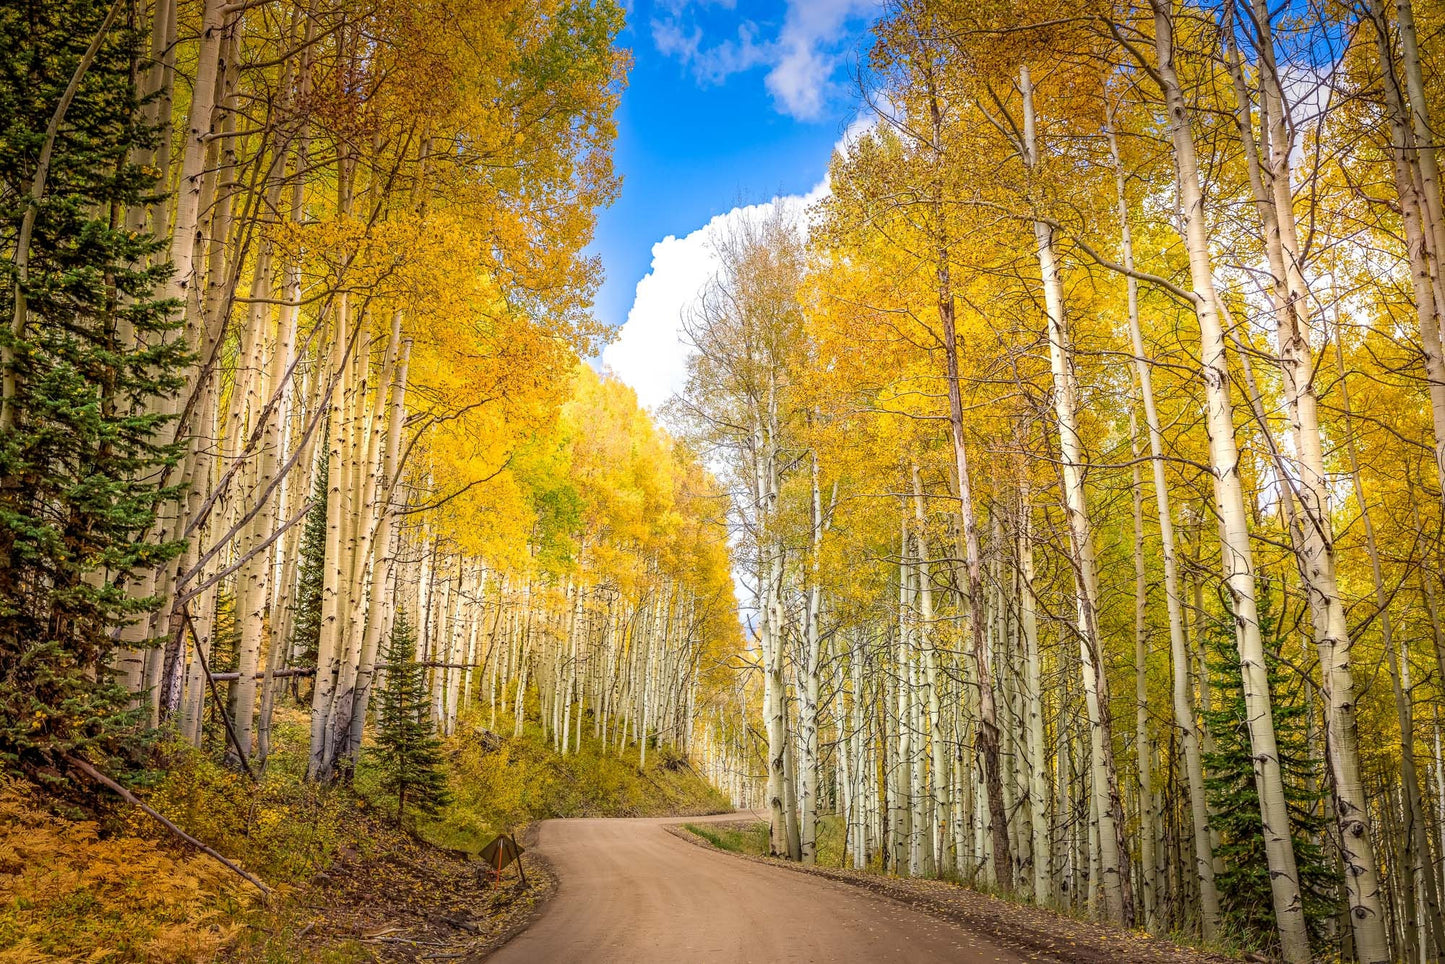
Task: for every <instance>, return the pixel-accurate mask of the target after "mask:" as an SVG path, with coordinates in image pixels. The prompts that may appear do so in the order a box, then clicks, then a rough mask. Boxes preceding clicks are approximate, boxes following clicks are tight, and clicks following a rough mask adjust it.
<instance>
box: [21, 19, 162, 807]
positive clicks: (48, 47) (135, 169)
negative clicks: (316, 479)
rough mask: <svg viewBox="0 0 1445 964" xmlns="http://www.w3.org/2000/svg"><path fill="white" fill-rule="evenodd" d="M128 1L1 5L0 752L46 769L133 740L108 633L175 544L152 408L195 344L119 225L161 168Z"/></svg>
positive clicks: (154, 266)
mask: <svg viewBox="0 0 1445 964" xmlns="http://www.w3.org/2000/svg"><path fill="white" fill-rule="evenodd" d="M120 9H123V8H117V7H114V6H113V4H111V3H110V2H109V0H28V2H26V0H17V2H10V3H6V4H4V5H3V6H0V49H3V50H4V51H5V56H4V57H3V58H0V119H3V120H0V124H3V127H0V183H3V184H4V185H6V189H5V190H4V191H0V247H3V248H4V261H3V267H0V314H3V316H4V318H5V319H6V321H7V324H5V325H4V326H3V328H0V348H3V350H4V365H3V368H4V371H3V375H4V376H5V398H4V401H3V411H0V760H3V761H4V762H5V763H6V764H9V765H10V766H13V767H16V768H18V769H20V770H22V771H23V772H26V773H28V774H30V775H32V776H35V777H39V778H42V779H45V780H48V781H52V782H53V781H55V780H57V779H58V776H57V775H58V773H59V772H61V771H63V770H64V768H65V765H66V758H67V757H70V756H74V755H77V754H81V753H86V754H90V755H91V756H92V757H93V758H99V757H103V756H105V755H108V754H118V753H120V752H121V751H122V750H123V749H124V747H125V745H127V743H128V742H129V740H130V738H131V737H134V736H136V735H137V733H138V729H137V720H136V718H135V717H134V716H133V715H132V714H131V713H129V712H128V711H127V710H126V706H127V704H128V702H129V698H130V697H129V694H128V693H127V692H125V690H124V689H123V688H122V687H121V686H120V685H119V684H118V683H117V681H116V680H115V678H114V676H113V674H112V673H111V671H110V668H109V665H108V664H109V658H110V656H111V653H112V650H113V648H114V639H115V637H116V632H115V631H116V629H117V628H118V627H120V626H122V625H124V624H126V623H128V622H132V621H135V620H138V619H140V618H142V617H143V616H144V614H145V613H146V612H147V611H149V610H151V609H153V608H154V607H155V605H156V603H157V601H156V600H154V599H137V598H133V597H132V595H131V594H130V593H129V592H128V591H127V588H126V586H127V583H128V581H130V579H131V577H132V574H134V573H136V572H138V571H142V570H144V569H146V568H151V567H156V566H159V565H162V564H164V563H165V562H166V561H167V560H169V559H171V558H173V557H174V555H175V553H176V552H177V551H178V550H179V546H176V545H163V544H157V543H156V542H153V541H149V540H148V538H147V534H148V533H149V532H150V531H151V530H152V523H153V521H154V519H155V517H156V514H157V511H158V509H159V508H160V507H161V506H162V505H163V504H164V503H165V502H166V501H167V500H169V499H172V498H174V496H175V495H176V493H175V491H174V490H173V489H171V488H168V487H167V486H166V480H167V478H168V476H169V473H168V472H167V471H166V470H167V469H168V468H169V467H171V466H173V465H174V464H175V460H176V459H177V457H178V449H177V448H176V447H175V446H173V445H170V444H168V443H166V442H165V441H163V436H164V435H167V434H169V433H166V432H163V431H162V430H163V429H164V428H165V426H166V421H167V419H166V418H165V417H164V416H161V415H157V414H155V413H156V411H157V408H158V406H157V404H156V402H157V400H158V399H159V398H161V397H162V396H169V395H173V394H174V393H176V392H177V391H178V390H179V388H180V387H181V381H180V378H179V376H178V374H177V373H178V372H179V371H180V370H181V368H182V365H183V364H184V363H185V361H186V347H185V346H184V345H183V344H182V343H181V341H180V339H178V338H176V337H175V336H174V329H175V327H176V324H177V321H176V317H177V312H176V310H175V309H176V308H177V306H176V305H175V304H173V303H169V302H166V301H162V300H159V299H157V298H156V297H155V294H154V293H155V291H156V289H157V288H158V287H159V285H160V284H161V283H163V282H164V280H165V278H166V276H167V275H168V273H169V270H170V268H169V266H168V265H166V264H164V263H157V262H163V261H164V256H163V253H162V252H163V250H164V249H163V245H162V244H161V243H160V242H159V241H158V240H157V239H156V238H154V237H153V236H151V235H148V234H144V233H137V232H130V231H127V230H126V229H125V226H124V216H125V211H126V209H127V208H129V207H132V206H134V205H140V204H145V203H148V202H150V201H152V200H154V194H155V190H156V178H155V173H154V172H153V171H149V170H146V169H143V168H142V167H140V166H139V165H137V164H135V163H133V162H132V160H131V158H132V157H133V153H132V152H133V151H135V150H137V149H139V148H142V147H144V146H146V145H147V144H149V143H151V142H152V141H153V139H154V138H155V136H156V132H155V131H153V130H150V129H148V128H147V127H145V126H144V125H143V123H142V121H141V112H140V110H139V107H140V104H139V102H138V97H137V93H136V89H135V83H134V76H135V73H136V70H135V68H136V64H137V60H138V57H139V55H140V51H141V50H142V49H143V48H142V41H143V37H142V34H141V32H140V30H138V29H137V26H136V24H134V23H127V22H125V18H124V17H121V18H120V19H119V20H116V21H114V22H112V21H109V20H108V18H109V17H112V16H114V15H115V13H116V12H117V11H119V10H120ZM107 23H111V27H110V29H109V30H108V31H102V29H101V28H102V26H104V25H105V24H107ZM97 37H103V41H102V42H100V43H99V46H98V48H97V49H96V51H95V55H94V59H93V61H92V62H91V63H90V64H89V66H88V67H87V68H86V69H84V70H83V71H82V70H81V69H80V68H81V67H82V66H83V65H84V64H85V57H86V54H87V53H88V50H89V47H90V44H91V41H92V38H97ZM77 76H79V77H80V81H79V83H78V85H77V86H76V88H75V92H74V98H73V100H72V101H71V102H70V103H69V105H68V107H66V109H65V110H64V112H63V114H61V113H60V112H59V110H58V108H59V107H60V106H61V105H63V104H64V92H65V91H66V89H67V88H68V87H69V86H70V84H71V83H72V79H73V78H75V77H77ZM57 116H58V117H60V118H61V119H60V123H59V125H58V127H56V128H55V130H56V133H55V136H54V139H53V142H51V143H52V151H51V154H50V165H49V167H48V169H45V168H43V165H42V162H41V159H42V157H43V156H44V154H45V150H46V145H47V142H50V137H49V135H48V134H47V131H48V129H49V128H50V126H51V124H52V118H54V117H57ZM42 170H44V171H45V176H44V177H40V176H38V172H40V171H42ZM17 188H18V189H17ZM27 227H29V228H30V229H31V230H30V232H29V240H28V244H26V243H24V241H23V240H22V239H24V238H25V237H26V234H27V232H26V228H27Z"/></svg>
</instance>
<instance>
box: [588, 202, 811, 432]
mask: <svg viewBox="0 0 1445 964" xmlns="http://www.w3.org/2000/svg"><path fill="white" fill-rule="evenodd" d="M827 193H828V182H827V180H826V179H824V180H823V181H822V182H820V183H819V184H818V185H817V186H816V187H814V188H813V189H812V190H811V191H809V192H808V193H807V194H788V195H784V196H782V197H775V198H773V199H772V200H771V201H767V202H765V203H763V204H750V205H746V206H742V207H735V208H733V209H732V210H730V211H725V212H724V213H722V214H719V215H716V216H715V217H713V219H712V220H710V221H708V223H707V224H705V225H703V226H702V227H700V228H698V229H697V230H696V231H694V232H692V233H691V234H689V235H686V236H685V237H681V238H679V237H675V236H673V235H668V236H667V237H665V238H663V239H662V240H661V241H659V242H657V243H656V244H654V245H653V246H652V267H651V268H650V269H649V270H648V272H647V275H646V276H645V277H644V278H643V279H642V280H641V281H639V282H638V283H637V292H636V294H635V295H634V297H633V301H632V308H631V310H629V311H628V312H627V321H626V322H625V323H623V325H622V330H621V332H620V333H619V334H618V337H617V339H616V340H615V341H613V342H612V343H611V344H610V345H608V346H607V347H606V348H605V349H603V352H602V364H603V367H605V368H607V369H608V370H610V371H611V372H612V373H613V374H615V375H617V377H619V378H621V379H622V380H623V381H624V382H626V383H627V384H628V385H630V386H632V389H633V390H634V391H635V392H637V399H638V401H639V402H641V403H642V404H643V405H645V406H647V407H648V408H651V409H656V408H657V407H658V406H660V405H662V404H663V403H664V402H666V401H667V400H668V399H669V398H671V397H672V396H673V395H674V394H676V393H678V392H680V391H682V389H683V387H684V386H685V385H686V384H687V358H688V353H689V351H690V350H691V349H690V347H689V346H688V344H687V343H686V341H685V340H684V335H683V331H682V324H683V319H684V318H686V317H687V313H688V312H689V311H691V310H692V307H693V305H695V304H696V303H697V299H698V296H699V295H700V294H701V292H702V290H703V288H704V287H705V286H706V285H707V283H708V282H709V281H710V280H711V279H712V277H713V275H715V274H716V273H717V269H718V259H717V253H716V251H715V249H714V243H715V242H716V241H717V240H718V239H721V238H723V237H726V236H727V233H728V231H729V229H730V228H731V227H732V226H733V225H737V224H741V223H745V222H746V221H747V220H748V219H751V218H759V217H765V216H767V215H768V214H769V213H770V212H771V211H772V210H773V209H774V208H776V207H778V206H779V205H781V206H783V207H784V208H785V209H787V210H789V211H791V212H796V216H797V217H798V218H800V219H801V218H803V217H805V216H806V211H807V207H808V205H810V204H812V203H813V202H814V201H816V200H818V199H819V198H822V197H824V196H825V195H826V194H827Z"/></svg>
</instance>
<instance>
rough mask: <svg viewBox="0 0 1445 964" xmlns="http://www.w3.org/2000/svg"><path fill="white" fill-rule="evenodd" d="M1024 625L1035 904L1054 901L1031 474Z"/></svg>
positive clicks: (1025, 517) (1023, 567) (1025, 518)
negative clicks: (1036, 597) (1035, 579)
mask: <svg viewBox="0 0 1445 964" xmlns="http://www.w3.org/2000/svg"><path fill="white" fill-rule="evenodd" d="M1018 558H1019V624H1020V625H1019V628H1020V631H1021V633H1022V635H1023V641H1024V659H1025V665H1026V667H1027V668H1026V678H1025V686H1026V688H1027V693H1026V694H1025V699H1026V713H1027V716H1028V720H1027V727H1028V759H1029V783H1028V792H1029V820H1030V828H1031V830H1032V833H1033V863H1034V866H1033V885H1034V902H1035V903H1037V904H1042V905H1044V906H1045V907H1047V906H1050V905H1051V904H1053V903H1054V888H1053V860H1052V856H1051V851H1052V847H1051V846H1050V837H1049V821H1048V818H1047V814H1048V808H1049V789H1048V773H1047V769H1048V757H1047V756H1046V755H1045V749H1044V693H1043V664H1042V660H1041V659H1040V657H1039V630H1038V616H1037V612H1038V603H1037V601H1036V600H1035V598H1034V539H1033V505H1032V502H1031V494H1030V490H1029V483H1028V479H1027V478H1026V477H1021V478H1020V480H1019V546H1018Z"/></svg>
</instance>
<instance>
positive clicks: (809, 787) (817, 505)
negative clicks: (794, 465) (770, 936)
mask: <svg viewBox="0 0 1445 964" xmlns="http://www.w3.org/2000/svg"><path fill="white" fill-rule="evenodd" d="M809 458H810V464H811V468H812V483H813V485H812V513H811V515H812V558H811V559H810V561H809V574H810V575H809V586H808V604H807V608H806V609H805V610H804V619H805V622H804V626H803V645H804V653H803V667H802V669H803V680H802V686H801V687H800V690H801V694H800V695H801V696H802V704H801V706H799V708H798V729H799V735H800V737H801V740H800V744H801V745H800V747H799V755H800V756H801V757H802V759H801V760H800V761H799V762H800V764H801V766H800V767H799V769H800V773H799V776H798V788H799V795H798V796H799V806H800V810H801V814H800V821H799V828H798V835H799V841H798V849H799V852H800V855H801V857H802V862H803V863H805V864H812V863H815V862H816V861H817V856H818V777H819V773H818V765H819V764H818V673H819V668H820V664H821V660H822V653H821V649H822V642H821V630H820V629H819V626H818V622H819V619H820V617H821V612H820V611H821V609H822V604H823V587H822V584H821V583H820V581H819V579H820V570H819V563H820V560H819V558H818V557H819V554H820V553H821V552H822V549H823V498H822V492H821V491H820V490H819V486H818V453H817V452H812V453H810V456H809Z"/></svg>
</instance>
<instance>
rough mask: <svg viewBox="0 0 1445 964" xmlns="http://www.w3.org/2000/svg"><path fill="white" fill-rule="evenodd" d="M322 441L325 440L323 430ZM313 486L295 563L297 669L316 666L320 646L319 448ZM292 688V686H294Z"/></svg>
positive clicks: (322, 522) (322, 477)
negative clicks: (298, 555)
mask: <svg viewBox="0 0 1445 964" xmlns="http://www.w3.org/2000/svg"><path fill="white" fill-rule="evenodd" d="M321 431H322V435H321V437H322V438H325V431H324V428H323V429H322V430H321ZM321 449H322V450H321V460H320V461H319V462H317V464H316V481H315V482H314V483H312V487H311V489H312V491H311V508H310V510H308V511H307V513H306V525H305V528H304V529H303V530H302V532H301V546H300V550H299V551H300V558H299V559H298V560H297V563H296V595H295V596H294V599H295V601H294V602H293V603H292V604H291V605H292V612H293V614H294V618H293V619H292V622H291V639H290V641H289V642H290V650H289V652H290V657H291V659H292V660H294V661H295V665H297V666H315V665H316V652H317V649H318V648H319V647H320V645H321V592H322V590H323V589H324V588H325V584H326V501H327V488H326V472H327V465H328V463H329V461H330V453H329V452H327V451H326V448H325V446H322V447H321ZM294 685H295V684H294V683H293V686H294Z"/></svg>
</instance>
